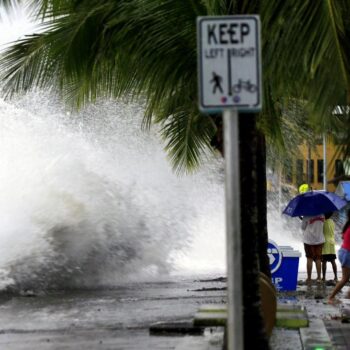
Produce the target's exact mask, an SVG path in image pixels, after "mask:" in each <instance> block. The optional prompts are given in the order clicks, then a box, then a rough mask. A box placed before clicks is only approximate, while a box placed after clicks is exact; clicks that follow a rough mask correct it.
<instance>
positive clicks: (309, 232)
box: [301, 215, 325, 283]
mask: <svg viewBox="0 0 350 350" xmlns="http://www.w3.org/2000/svg"><path fill="white" fill-rule="evenodd" d="M323 223H324V215H317V216H311V217H310V216H304V217H303V219H302V224H301V228H302V230H303V243H304V249H305V255H306V272H307V279H306V283H311V275H312V267H313V262H315V265H316V273H317V280H316V281H317V282H318V283H321V282H322V280H321V261H322V247H323V244H324V242H325V238H324V234H323Z"/></svg>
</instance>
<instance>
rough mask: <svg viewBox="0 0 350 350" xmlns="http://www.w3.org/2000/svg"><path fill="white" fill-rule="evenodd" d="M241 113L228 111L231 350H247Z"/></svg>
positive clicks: (227, 226)
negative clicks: (244, 302)
mask: <svg viewBox="0 0 350 350" xmlns="http://www.w3.org/2000/svg"><path fill="white" fill-rule="evenodd" d="M238 135H239V132H238V112H237V111H236V110H225V111H224V142H225V143H224V147H225V178H226V191H225V193H226V249H227V252H226V253H227V321H228V322H227V340H228V347H227V349H228V350H243V312H242V304H243V298H242V258H241V210H240V169H239V168H240V164H239V159H240V158H239V138H238Z"/></svg>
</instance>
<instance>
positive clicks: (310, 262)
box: [306, 258, 313, 282]
mask: <svg viewBox="0 0 350 350" xmlns="http://www.w3.org/2000/svg"><path fill="white" fill-rule="evenodd" d="M312 265H313V260H312V259H311V258H306V272H307V280H306V281H307V282H311V274H312Z"/></svg>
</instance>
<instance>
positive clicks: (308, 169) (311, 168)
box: [306, 159, 315, 183]
mask: <svg viewBox="0 0 350 350" xmlns="http://www.w3.org/2000/svg"><path fill="white" fill-rule="evenodd" d="M309 165H310V166H309ZM309 172H310V173H309ZM306 173H307V182H308V183H309V182H310V183H313V182H314V180H315V179H314V173H315V168H314V160H313V159H310V164H309V160H307V161H306Z"/></svg>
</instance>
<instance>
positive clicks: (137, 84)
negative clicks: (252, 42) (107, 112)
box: [0, 0, 350, 349]
mask: <svg viewBox="0 0 350 350" xmlns="http://www.w3.org/2000/svg"><path fill="white" fill-rule="evenodd" d="M0 3H3V4H9V3H10V1H9V0H6V1H5V0H2V1H1V0H0ZM348 9H349V1H345V0H344V1H342V2H340V4H338V3H337V4H335V3H334V2H330V1H319V2H318V3H316V4H315V2H314V1H311V0H309V1H305V0H303V1H302V0H294V1H285V0H284V1H283V0H266V1H260V2H259V6H258V5H257V2H255V1H247V0H236V1H234V0H202V1H200V0H191V1H188V0H168V1H163V0H128V1H127V0H124V1H123V0H120V1H112V0H106V1H103V2H102V3H101V1H97V0H89V1H88V0H69V1H68V0H51V1H50V0H41V1H35V2H34V1H33V11H34V13H35V14H36V15H37V16H38V18H40V19H41V20H42V21H43V23H42V25H41V27H40V28H39V30H38V34H33V35H30V36H27V37H26V38H24V39H23V40H21V41H18V42H17V43H14V45H13V46H11V47H10V48H9V49H8V50H7V51H6V52H5V53H4V55H3V57H2V59H1V64H0V66H1V72H2V74H1V78H2V80H3V82H4V91H5V93H7V94H8V95H9V96H10V95H12V94H14V93H16V92H20V91H27V90H29V89H31V88H33V87H40V88H46V87H51V86H56V87H57V88H58V89H59V91H60V92H61V94H62V97H63V98H64V100H65V101H68V102H70V103H71V104H72V105H75V106H76V107H79V106H81V105H84V104H85V103H88V102H90V101H94V100H95V99H97V98H99V97H114V98H120V97H127V98H130V99H142V101H143V102H144V104H145V106H146V112H145V118H144V126H147V127H149V126H150V125H151V124H152V123H158V124H159V125H160V126H161V130H162V135H163V137H164V140H165V144H166V146H165V148H166V151H167V152H168V154H169V157H170V159H171V161H172V163H173V165H174V168H175V170H177V171H181V170H183V169H193V168H194V167H196V166H197V165H198V164H199V163H200V161H201V159H202V158H201V157H203V156H204V155H205V151H207V150H213V147H212V146H213V145H214V146H215V147H216V148H217V149H219V150H221V151H222V126H221V118H220V116H209V115H202V114H200V113H199V111H198V107H197V104H198V103H197V99H198V96H197V75H196V69H197V68H196V28H195V18H196V17H197V16H199V15H226V14H239V13H260V15H261V18H262V33H263V35H262V37H263V66H264V78H265V79H264V85H265V86H264V91H265V99H264V100H265V104H264V111H263V113H261V114H260V115H259V116H256V115H254V114H248V115H245V116H244V117H242V118H241V119H240V150H241V154H242V155H243V154H244V157H243V156H242V157H241V160H240V161H241V188H242V197H243V198H244V200H243V201H241V207H242V209H241V212H242V244H243V247H242V251H243V266H244V269H245V273H244V275H243V276H244V277H243V278H244V280H243V289H244V329H245V347H246V348H247V349H250V348H253V346H254V347H256V346H257V345H258V348H259V349H264V348H267V347H268V344H267V341H266V339H265V337H264V332H263V327H262V319H261V316H260V311H259V303H260V298H259V294H258V290H259V288H258V278H257V276H258V271H259V270H260V271H264V272H266V273H268V271H269V266H268V261H267V256H266V242H267V229H266V193H265V182H266V181H265V180H266V179H265V168H264V167H265V153H266V152H265V138H264V137H265V136H266V137H267V138H268V140H273V141H274V142H275V143H276V144H277V145H279V146H280V147H283V137H282V136H283V135H282V133H281V129H280V128H279V125H280V121H281V113H280V111H281V110H282V109H283V108H284V106H285V104H286V101H287V100H288V98H289V97H293V98H297V99H300V100H303V101H305V105H306V108H307V109H308V111H309V115H310V120H311V122H312V120H313V118H314V116H317V117H318V120H319V119H320V120H321V122H317V125H319V126H320V127H322V128H323V127H325V126H328V125H333V122H334V121H333V120H332V118H330V115H331V114H330V110H331V109H332V108H333V107H334V106H335V105H337V104H341V105H345V104H346V103H347V91H349V82H348V80H349V61H348V59H349V57H347V53H348V52H350V51H349V50H347V49H346V46H347V45H348V44H347V43H348V41H347V40H346V38H347V37H349V33H348V32H347V30H348V29H347V28H348V26H347V23H348V20H347V13H348V12H347V10H348ZM291 43H293V45H291ZM330 86H332V88H330ZM257 125H259V126H260V127H259V128H258V127H257ZM262 131H264V134H263V133H262ZM253 332H254V335H255V336H252V333H253Z"/></svg>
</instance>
